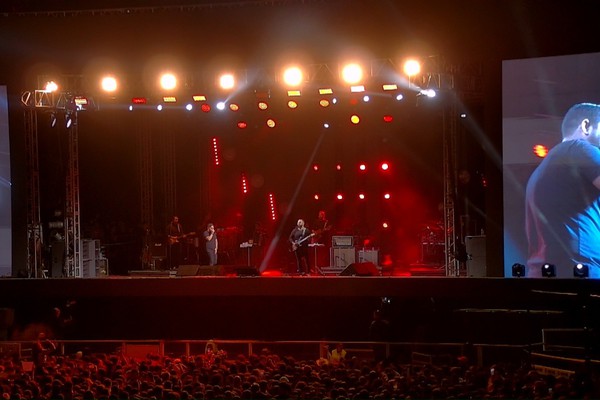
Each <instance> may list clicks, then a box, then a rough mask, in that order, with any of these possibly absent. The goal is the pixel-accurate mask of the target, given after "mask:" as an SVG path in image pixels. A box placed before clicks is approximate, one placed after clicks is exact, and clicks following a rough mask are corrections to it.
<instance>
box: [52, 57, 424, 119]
mask: <svg viewBox="0 0 600 400" xmlns="http://www.w3.org/2000/svg"><path fill="white" fill-rule="evenodd" d="M403 72H404V74H405V77H403V76H400V75H398V74H394V76H395V78H394V79H391V80H390V81H389V82H387V83H380V85H381V86H380V88H378V89H377V91H379V90H381V89H383V90H384V91H385V92H392V93H393V92H398V90H399V85H400V86H402V87H403V88H404V89H409V90H411V91H414V92H416V93H417V94H418V95H424V96H427V97H435V95H436V92H435V90H433V89H429V88H420V87H419V86H417V85H414V84H411V79H414V77H415V76H416V75H418V74H420V73H421V64H420V62H419V61H417V60H415V59H410V60H407V61H406V62H405V63H404V67H403ZM340 75H341V79H342V81H343V82H344V84H345V85H349V89H350V92H351V93H362V92H365V91H366V89H365V81H366V79H365V76H366V74H365V68H364V67H363V66H362V65H361V64H358V63H349V64H347V65H345V66H344V67H343V68H342V69H341V74H340ZM305 77H306V73H305V72H304V70H303V69H302V68H301V67H299V66H292V67H288V68H286V69H285V70H284V71H283V73H282V82H283V86H285V88H286V89H287V94H288V96H289V97H290V98H292V97H299V96H301V95H302V91H303V89H302V86H303V85H304V84H305V83H306V78H305ZM394 81H395V82H394ZM217 82H218V87H219V88H220V89H221V90H222V91H223V92H224V93H230V92H233V91H235V90H239V89H242V88H243V86H244V85H246V84H245V83H240V82H239V79H238V77H236V76H235V75H234V74H233V73H230V72H226V73H223V74H221V75H220V76H219V77H218V79H217ZM99 86H100V89H101V90H102V91H103V92H105V93H107V94H108V95H112V96H114V95H115V94H116V93H117V92H118V91H119V90H120V86H121V85H120V82H119V79H118V78H117V77H116V76H115V75H106V76H104V77H102V78H101V79H100V85H99ZM180 86H182V85H180V83H179V79H178V77H177V75H175V74H174V73H172V72H165V73H163V74H162V75H161V76H160V77H159V79H158V87H159V88H160V90H161V91H162V92H163V94H164V95H163V96H162V102H163V103H178V102H179V99H178V97H177V96H176V93H177V92H178V89H179V87H180ZM62 89H63V88H61V87H60V86H59V84H58V83H56V81H48V82H47V83H46V85H45V87H44V89H43V91H45V92H47V93H54V92H57V91H59V90H62ZM318 93H319V95H322V96H323V95H333V94H334V89H333V88H332V87H331V86H321V87H319V88H318ZM397 96H398V99H401V98H402V95H401V94H399V93H398V94H397ZM192 98H193V102H188V103H187V104H185V108H186V109H187V110H189V111H191V110H192V109H193V108H194V103H195V102H203V106H202V111H205V112H207V111H209V110H210V109H209V108H208V107H210V106H209V105H208V103H207V96H206V95H205V94H201V93H199V94H195V95H192ZM363 100H364V101H368V96H365V97H364V98H363ZM147 103H148V99H147V98H146V97H133V98H132V106H131V107H130V108H131V109H132V108H133V106H135V105H140V104H147ZM184 103H185V101H184ZM214 104H215V106H216V107H217V108H218V109H221V110H222V109H224V108H226V106H227V101H225V100H223V101H217V102H215V103H214ZM326 104H327V105H328V100H322V103H321V105H322V106H324V107H325V106H327V105H326ZM288 106H289V107H290V108H294V107H296V106H297V104H296V102H295V101H294V100H290V101H289V102H288ZM162 107H163V104H157V108H158V109H159V110H160V109H161V108H162ZM229 107H230V108H232V107H235V105H229ZM259 107H260V105H259ZM234 111H235V110H234Z"/></svg>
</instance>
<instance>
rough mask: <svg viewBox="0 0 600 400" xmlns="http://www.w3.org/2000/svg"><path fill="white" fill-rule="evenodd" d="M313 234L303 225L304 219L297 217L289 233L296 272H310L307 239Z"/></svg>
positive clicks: (306, 273) (302, 273) (304, 273)
mask: <svg viewBox="0 0 600 400" xmlns="http://www.w3.org/2000/svg"><path fill="white" fill-rule="evenodd" d="M313 236H314V234H313V233H311V232H310V230H309V229H308V228H307V227H306V226H304V220H303V219H299V220H298V222H297V223H296V227H295V228H294V229H292V232H291V233H290V237H289V241H290V243H291V244H292V251H293V252H294V254H295V255H296V266H297V272H298V274H300V275H308V274H309V273H310V262H309V260H308V241H309V238H311V237H313Z"/></svg>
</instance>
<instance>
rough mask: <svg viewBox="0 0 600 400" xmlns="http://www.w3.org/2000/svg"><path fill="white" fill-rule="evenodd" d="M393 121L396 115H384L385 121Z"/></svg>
mask: <svg viewBox="0 0 600 400" xmlns="http://www.w3.org/2000/svg"><path fill="white" fill-rule="evenodd" d="M393 121H394V117H393V116H391V115H384V116H383V122H385V123H388V124H389V123H390V122H393Z"/></svg>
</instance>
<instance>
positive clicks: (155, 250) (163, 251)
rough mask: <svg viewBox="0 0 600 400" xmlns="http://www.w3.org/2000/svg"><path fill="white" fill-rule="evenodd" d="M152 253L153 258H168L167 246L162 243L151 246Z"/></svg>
mask: <svg viewBox="0 0 600 400" xmlns="http://www.w3.org/2000/svg"><path fill="white" fill-rule="evenodd" d="M150 253H151V254H152V257H157V258H166V257H167V246H166V245H164V244H163V243H162V242H154V243H152V244H151V245H150Z"/></svg>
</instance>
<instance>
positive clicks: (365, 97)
mask: <svg viewBox="0 0 600 400" xmlns="http://www.w3.org/2000/svg"><path fill="white" fill-rule="evenodd" d="M363 101H364V102H365V103H368V102H369V101H371V98H370V97H369V96H367V95H365V96H363Z"/></svg>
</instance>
